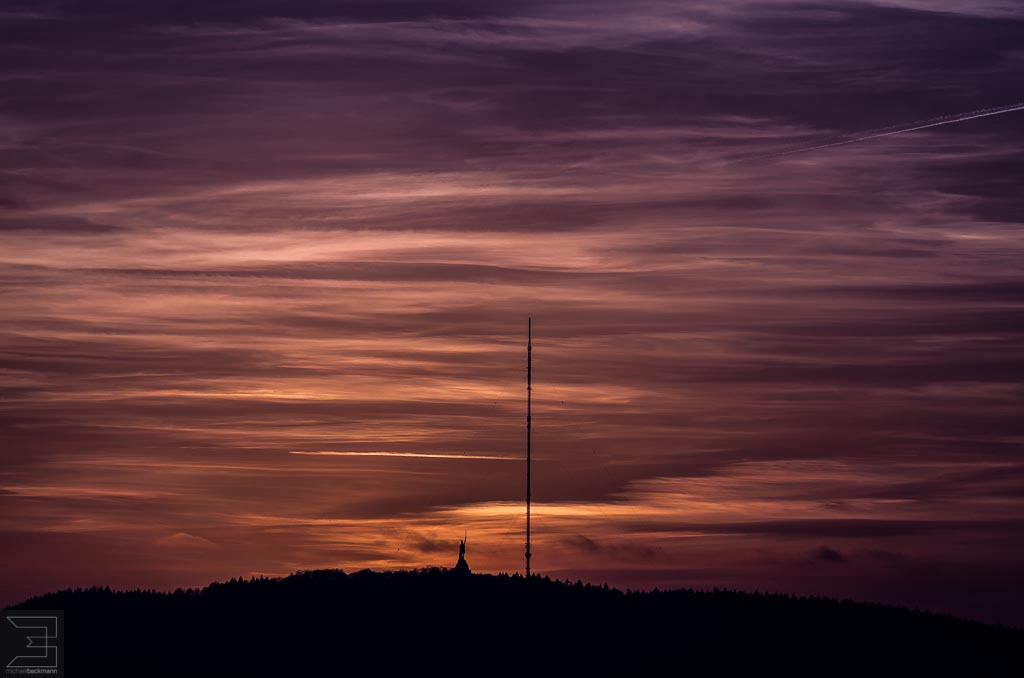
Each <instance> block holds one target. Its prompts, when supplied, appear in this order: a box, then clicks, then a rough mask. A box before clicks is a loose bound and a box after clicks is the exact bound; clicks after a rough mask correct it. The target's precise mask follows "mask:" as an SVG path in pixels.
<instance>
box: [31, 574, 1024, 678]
mask: <svg viewBox="0 0 1024 678" xmlns="http://www.w3.org/2000/svg"><path fill="white" fill-rule="evenodd" d="M20 607H21V608H23V609H63V610H65V623H66V633H65V638H66V647H65V653H66V665H67V666H68V668H69V671H68V675H71V676H75V675H78V676H83V675H89V676H104V675H115V674H116V675H128V674H131V675H135V676H157V675H217V676H225V675H281V676H321V675H399V674H409V673H413V674H416V673H420V674H435V671H436V670H440V675H447V676H490V675H508V674H518V675H524V676H526V675H551V674H562V675H605V674H613V675H665V674H669V675H678V674H682V673H683V672H686V671H690V672H693V671H697V672H698V673H697V674H696V675H706V674H707V673H708V671H710V670H714V671H715V673H717V674H718V675H721V673H722V672H725V673H733V672H742V673H743V674H749V673H751V672H753V673H759V672H761V671H771V672H772V673H786V674H793V673H799V674H805V675H835V674H850V673H862V672H868V673H869V674H870V675H889V674H895V673H908V674H910V675H921V674H922V673H923V672H925V671H934V672H940V673H943V674H947V673H950V672H962V673H963V675H986V674H993V675H995V674H996V673H997V670H996V669H997V667H999V666H1003V667H1013V666H1017V667H1018V668H1019V662H1020V658H1021V656H1022V654H1021V651H1022V650H1024V632H1022V631H1018V630H1013V629H1007V628H1004V627H998V626H990V625H984V624H979V623H975V622H968V621H964V620H959V619H955V618H951V617H945V616H938V615H932V614H926V613H920V612H913V611H909V610H904V609H897V608H889V607H883V606H880V605H869V604H862V603H852V602H848V601H844V602H838V601H834V600H825V599H807V598H802V599H797V598H791V597H787V596H777V595H757V594H746V593H735V592H723V591H713V592H696V591H671V592H651V593H623V592H621V591H617V590H614V589H607V588H604V587H595V586H584V585H582V584H569V583H561V582H557V581H551V580H548V579H544V578H533V579H530V580H526V579H524V578H522V577H519V576H504V575H500V576H490V575H465V576H459V575H457V574H455V573H453V572H448V571H444V570H429V571H421V572H395V573H376V572H369V571H364V572H357V573H355V574H349V575H347V574H345V573H343V572H341V571H332V570H319V571H314V572H305V573H300V574H296V575H292V576H290V577H287V578H284V579H256V580H249V581H244V580H236V581H231V582H228V583H224V584H211V585H210V586H209V587H207V588H205V589H202V590H189V591H178V592H175V593H171V594H165V593H155V592H111V591H110V590H109V589H87V590H74V591H72V590H68V591H61V592H58V593H53V594H47V595H45V596H40V597H38V598H33V599H31V600H29V601H27V602H25V603H24V604H23V605H21V606H20ZM1005 670H1006V669H1005V668H1004V671H1005Z"/></svg>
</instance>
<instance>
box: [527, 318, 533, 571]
mask: <svg viewBox="0 0 1024 678" xmlns="http://www.w3.org/2000/svg"><path fill="white" fill-rule="evenodd" d="M532 400H533V318H527V319H526V578H527V579H529V578H530V555H531V554H530V462H531V461H532V459H531V457H530V434H531V430H530V425H531V422H530V408H531V406H532Z"/></svg>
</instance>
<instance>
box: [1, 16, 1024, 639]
mask: <svg viewBox="0 0 1024 678" xmlns="http://www.w3.org/2000/svg"><path fill="white" fill-rule="evenodd" d="M1022 100H1024V4H1021V3H1020V2H1016V1H1015V0H976V1H973V2H972V1H968V0H927V1H926V0H878V1H876V2H853V1H851V2H829V3H822V4H816V5H815V4H802V3H798V2H785V1H775V2H753V1H749V0H716V1H713V2H712V1H707V2H704V1H696V2H682V1H679V2H665V1H646V0H634V1H629V2H626V1H622V0H620V1H619V2H610V1H608V0H586V1H582V0H581V1H578V2H577V1H567V2H551V1H548V2H539V1H538V2H510V1H509V0H503V1H502V2H493V1H492V0H461V1H455V0H451V1H448V0H441V1H432V2H417V1H413V0H401V1H392V0H383V1H382V0H373V1H372V2H371V1H370V0H365V1H363V2H326V1H325V0H301V1H297V2H296V1H291V2H284V1H283V0H282V1H274V0H254V1H251V2H237V1H236V2H223V1H216V0H195V1H180V0H175V1H173V2H172V1H171V0H166V1H156V0H152V1H149V0H147V1H143V0H105V1H99V0H90V1H88V2H86V1H85V0H82V1H80V2H73V1H68V2H60V1H53V2H42V1H41V2H18V1H17V0H14V1H11V0H6V1H5V2H4V3H3V4H2V6H0V319H2V322H0V444H2V451H0V605H2V604H4V603H14V602H18V601H20V600H22V599H24V598H25V597H27V596H28V595H31V594H35V593H42V592H45V591H47V590H53V589H57V588H64V587H68V586H89V585H92V584H100V585H107V584H109V585H110V586H112V587H136V586H141V587H146V588H148V587H156V588H161V589H166V588H171V589H173V588H175V587H178V586H183V587H184V586H196V585H203V584H206V583H208V582H210V581H211V580H214V579H225V578H229V577H235V576H245V577H248V576H250V575H252V574H268V575H279V574H287V573H290V572H292V571H295V570H298V569H309V568H320V567H339V568H343V569H345V570H357V569H360V568H365V567H371V568H375V569H393V568H411V567H421V566H429V565H443V566H446V567H447V566H451V565H453V564H454V562H455V558H456V556H457V545H458V540H459V539H460V538H461V537H462V535H463V533H464V532H466V533H468V537H469V545H468V552H467V559H468V561H469V564H470V566H471V567H472V568H473V569H474V570H475V571H480V572H501V571H505V572H514V571H522V568H523V541H524V535H523V530H524V528H525V517H524V512H523V500H524V494H525V492H524V482H525V481H524V471H525V468H524V463H523V457H524V443H525V428H524V424H525V405H526V403H525V397H526V390H525V385H526V384H525V377H526V373H525V367H526V356H525V348H526V346H525V343H526V320H527V317H528V316H532V317H533V327H534V365H533V367H534V376H535V388H534V436H533V449H534V455H535V457H534V467H533V468H534V485H533V493H534V500H535V503H534V522H533V528H534V538H533V541H534V547H533V550H534V557H533V568H534V570H535V571H536V572H539V573H541V574H546V575H550V576H552V577H558V578H566V577H569V578H571V579H573V580H575V579H576V578H581V579H584V580H589V581H593V582H596V583H602V582H608V583H609V584H612V585H617V586H621V587H633V588H637V587H642V588H650V587H654V586H659V587H662V588H664V587H677V586H688V587H691V586H692V587H700V588H703V587H712V586H718V587H728V588H739V589H743V590H750V591H753V590H760V591H765V590H768V591H781V592H788V593H799V594H822V595H833V596H841V597H853V598H856V599H862V600H872V601H881V602H888V603H898V604H903V605H910V606H922V607H927V608H929V609H933V610H937V611H942V612H951V613H955V614H960V615H965V616H971V617H976V618H981V619H985V620H989V621H1002V622H1004V623H1012V624H1015V625H1024V577H1022V575H1021V572H1024V417H1022V412H1024V407H1022V405H1024V383H1022V378H1024V234H1022V231H1021V224H1022V222H1024V189H1022V185H1024V154H1022V151H1024V111H1020V112H1009V113H1006V114H1002V115H995V116H989V117H985V118H979V119H974V120H967V121H963V122H959V123H956V124H948V125H941V126H936V127H930V128H927V129H923V130H919V131H914V132H907V133H899V134H892V135H888V136H884V137H880V138H875V139H871V140H866V141H863V142H858V143H852V144H848V145H842V146H833V147H829V148H823V149H818V150H813V151H808V152H801V153H793V154H789V155H776V154H778V153H782V152H785V151H787V150H791V149H800V148H810V147H814V146H819V145H827V144H830V143H833V142H836V141H839V140H844V139H849V138H853V137H857V136H861V135H862V134H863V133H865V132H868V133H870V132H871V131H879V130H885V129H888V128H889V127H890V126H893V125H900V126H905V127H910V126H913V123H915V122H918V121H928V120H933V119H937V118H939V117H940V116H947V115H956V114H961V113H965V112H969V111H977V110H981V109H987V108H990V107H996V106H1010V105H1013V104H1017V103H1020V102H1021V101H1022ZM766 156H772V157H766Z"/></svg>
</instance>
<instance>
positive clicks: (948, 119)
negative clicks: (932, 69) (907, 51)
mask: <svg viewBox="0 0 1024 678" xmlns="http://www.w3.org/2000/svg"><path fill="white" fill-rule="evenodd" d="M1021 110H1024V102H1019V103H1016V104H1009V105H1007V106H999V107H997V108H983V109H980V110H977V111H970V112H967V113H957V114H955V115H947V116H943V117H941V118H929V119H928V120H920V121H917V122H911V123H906V124H904V125H893V126H890V127H883V128H881V129H879V130H873V131H870V132H868V133H862V134H861V135H860V136H857V137H854V138H852V139H844V140H842V141H833V142H830V143H827V144H818V145H817V146H804V147H802V148H794V149H792V150H789V151H781V152H779V153H771V154H769V155H761V156H757V157H755V158H751V160H768V159H771V158H781V157H784V156H787V155H796V154H798V153H810V152H811V151H820V150H822V149H825V148H835V147H836V146H846V145H847V144H856V143H859V142H861V141H869V140H871V139H880V138H882V137H889V136H892V135H894V134H903V133H904V132H916V131H918V130H922V129H928V128H930V127H939V126H940V125H952V124H953V123H957V122H967V121H968V120H976V119H978V118H987V117H989V116H992V115H1002V114H1003V113H1013V112H1014V111H1021ZM908 125H909V126H908Z"/></svg>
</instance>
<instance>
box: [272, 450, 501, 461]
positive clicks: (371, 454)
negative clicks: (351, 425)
mask: <svg viewBox="0 0 1024 678" xmlns="http://www.w3.org/2000/svg"><path fill="white" fill-rule="evenodd" d="M288 454H308V455H313V456H328V457H418V458H421V459H483V460H487V461H519V460H520V459H519V457H502V456H499V455H486V454H443V453H438V452H335V451H331V450H309V451H306V450H292V451H291V452H289V453H288Z"/></svg>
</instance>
